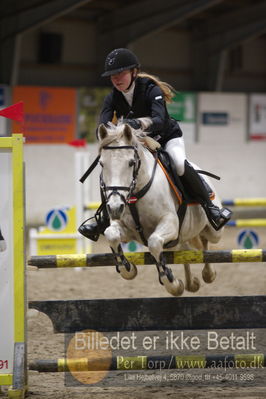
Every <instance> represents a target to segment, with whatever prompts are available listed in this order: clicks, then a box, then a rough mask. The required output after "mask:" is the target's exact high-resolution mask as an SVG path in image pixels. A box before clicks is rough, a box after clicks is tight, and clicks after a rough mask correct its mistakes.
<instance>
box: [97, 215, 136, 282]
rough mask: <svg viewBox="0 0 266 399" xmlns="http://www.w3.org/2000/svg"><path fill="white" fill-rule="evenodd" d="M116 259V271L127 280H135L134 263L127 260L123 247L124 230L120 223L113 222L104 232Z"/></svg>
mask: <svg viewBox="0 0 266 399" xmlns="http://www.w3.org/2000/svg"><path fill="white" fill-rule="evenodd" d="M104 235H105V237H106V239H107V240H108V242H109V245H110V247H111V250H112V252H113V255H114V257H115V264H116V271H117V272H118V273H120V274H121V276H122V277H123V278H124V279H126V280H133V278H135V277H136V275H137V268H136V266H135V265H134V263H131V262H129V261H128V260H127V258H126V257H125V255H124V252H123V249H122V247H121V235H122V229H121V226H120V224H119V222H116V221H115V222H114V221H112V222H111V224H110V226H109V227H107V229H106V230H105V232H104Z"/></svg>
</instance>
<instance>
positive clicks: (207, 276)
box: [201, 237, 216, 283]
mask: <svg viewBox="0 0 266 399" xmlns="http://www.w3.org/2000/svg"><path fill="white" fill-rule="evenodd" d="M201 241H202V245H203V249H204V251H206V250H207V249H208V240H207V239H206V238H205V237H201ZM202 278H203V280H204V281H205V283H212V282H213V281H214V280H215V278H216V270H215V269H214V267H213V266H212V265H211V264H210V263H205V265H204V268H203V270H202Z"/></svg>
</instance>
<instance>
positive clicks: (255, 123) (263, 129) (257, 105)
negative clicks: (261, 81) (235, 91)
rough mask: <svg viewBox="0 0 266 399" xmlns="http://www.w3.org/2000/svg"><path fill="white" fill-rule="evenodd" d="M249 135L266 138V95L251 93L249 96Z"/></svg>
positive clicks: (252, 137)
mask: <svg viewBox="0 0 266 399" xmlns="http://www.w3.org/2000/svg"><path fill="white" fill-rule="evenodd" d="M249 137H250V139H251V140H266V95H265V94H251V95H250V97H249Z"/></svg>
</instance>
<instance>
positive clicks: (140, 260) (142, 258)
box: [28, 249, 266, 269]
mask: <svg viewBox="0 0 266 399" xmlns="http://www.w3.org/2000/svg"><path fill="white" fill-rule="evenodd" d="M164 256H165V260H166V262H167V263H168V264H183V263H191V264H194V263H241V262H251V263H253V262H254V263H256V262H260V263H261V262H266V250H265V249H232V250H228V251H176V252H174V251H166V252H164ZM126 257H127V259H128V260H129V261H130V262H133V263H135V264H136V265H154V263H155V260H154V258H153V256H152V255H151V254H150V253H149V252H136V253H131V252H130V253H126ZM28 265H29V266H35V267H38V268H40V269H49V268H65V267H98V266H114V265H115V259H114V256H113V254H111V253H105V254H73V255H48V256H32V257H30V259H29V260H28Z"/></svg>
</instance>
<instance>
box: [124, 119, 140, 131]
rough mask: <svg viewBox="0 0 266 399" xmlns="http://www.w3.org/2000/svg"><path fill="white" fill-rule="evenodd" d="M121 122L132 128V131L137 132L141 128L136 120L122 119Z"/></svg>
mask: <svg viewBox="0 0 266 399" xmlns="http://www.w3.org/2000/svg"><path fill="white" fill-rule="evenodd" d="M123 122H124V123H127V124H128V125H129V126H131V127H133V129H136V130H137V129H140V128H141V123H140V121H139V120H138V119H124V120H123Z"/></svg>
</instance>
